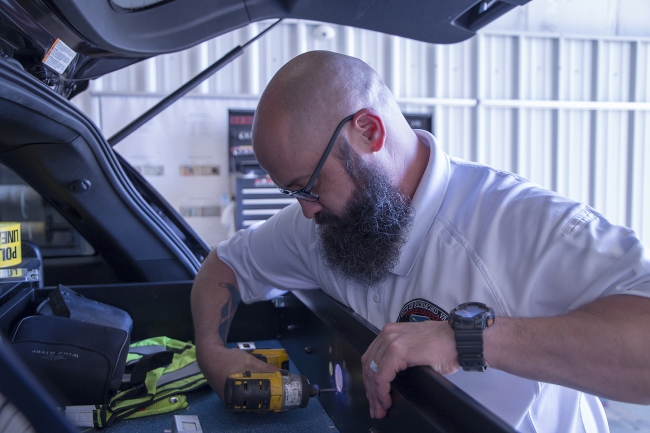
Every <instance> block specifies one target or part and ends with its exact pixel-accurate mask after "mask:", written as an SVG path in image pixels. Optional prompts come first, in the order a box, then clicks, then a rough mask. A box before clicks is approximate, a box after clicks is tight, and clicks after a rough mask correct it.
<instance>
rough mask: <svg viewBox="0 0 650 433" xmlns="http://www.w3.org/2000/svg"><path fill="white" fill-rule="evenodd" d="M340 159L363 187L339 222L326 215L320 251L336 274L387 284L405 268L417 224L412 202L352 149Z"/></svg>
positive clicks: (345, 148)
mask: <svg viewBox="0 0 650 433" xmlns="http://www.w3.org/2000/svg"><path fill="white" fill-rule="evenodd" d="M340 148H341V152H340V154H341V155H340V156H339V158H341V159H343V161H344V163H345V164H346V170H347V171H348V174H349V175H350V177H351V178H352V180H353V181H355V183H356V185H357V187H356V190H355V191H354V193H353V197H352V199H351V201H350V202H349V203H348V204H347V206H346V207H345V209H344V212H343V216H342V217H338V216H336V215H333V214H331V213H329V212H324V211H320V212H318V213H317V214H316V215H315V217H314V219H315V221H316V224H318V225H319V227H318V233H319V237H320V242H319V251H320V254H321V256H322V257H323V258H324V259H325V262H326V263H327V265H328V266H329V267H330V269H332V270H334V271H338V272H340V273H341V274H343V275H344V276H345V277H347V278H349V279H351V280H353V281H355V282H357V283H359V284H361V285H362V286H365V287H369V286H373V285H376V284H379V283H382V282H383V281H384V280H386V278H387V277H388V275H389V274H390V271H391V270H393V269H394V268H395V266H396V265H397V264H398V263H399V257H400V250H401V247H402V245H403V244H405V243H406V242H407V241H408V234H409V231H410V227H411V224H412V222H413V218H414V211H413V208H412V207H411V206H410V199H409V198H408V197H407V196H405V195H404V194H402V192H401V191H400V190H399V189H398V188H397V187H395V186H393V185H392V184H391V182H390V181H389V180H388V178H387V176H386V175H384V174H383V173H382V172H380V171H379V170H378V169H376V168H375V167H372V166H369V165H367V164H366V163H365V162H364V161H363V160H362V159H361V157H359V155H358V154H357V153H356V152H355V151H354V150H352V149H351V148H350V147H349V145H348V144H347V143H345V142H344V144H343V145H342V146H341V147H340Z"/></svg>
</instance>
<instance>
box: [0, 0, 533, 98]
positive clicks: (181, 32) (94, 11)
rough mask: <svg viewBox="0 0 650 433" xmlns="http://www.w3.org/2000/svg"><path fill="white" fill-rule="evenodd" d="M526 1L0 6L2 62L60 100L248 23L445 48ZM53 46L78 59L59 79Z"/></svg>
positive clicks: (185, 0) (73, 1) (55, 0)
mask: <svg viewBox="0 0 650 433" xmlns="http://www.w3.org/2000/svg"><path fill="white" fill-rule="evenodd" d="M528 1H530V0H453V1H450V0H428V1H426V2H423V1H420V0H327V1H322V0H321V1H315V0H220V1H215V0H162V1H156V0H147V1H127V0H119V1H118V0H93V1H88V0H0V55H3V56H4V57H11V58H14V59H16V60H18V61H19V62H20V63H21V64H22V65H23V67H24V68H25V69H26V70H27V71H28V72H30V73H31V74H32V75H34V76H36V77H37V78H39V79H40V80H41V81H43V82H45V83H46V84H48V85H49V86H50V87H52V88H54V89H55V90H56V91H57V92H58V93H60V94H62V95H64V96H66V97H72V96H74V94H76V93H78V92H79V91H82V90H83V89H85V87H86V86H87V80H88V79H91V78H97V77H100V76H102V75H104V74H107V73H109V72H113V71H115V70H117V69H121V68H123V67H125V66H128V65H130V64H133V63H136V62H138V61H141V60H144V59H146V58H149V57H152V56H156V55H160V54H165V53H171V52H176V51H180V50H184V49H187V48H190V47H192V46H194V45H197V44H199V43H201V42H204V41H206V40H209V39H212V38H214V37H216V36H219V35H221V34H224V33H227V32H229V31H231V30H234V29H236V28H239V27H243V26H246V25H247V24H250V23H252V22H257V21H262V20H267V19H275V18H278V19H279V18H292V19H305V20H314V21H322V22H327V23H332V24H338V25H346V26H352V27H358V28H363V29H368V30H374V31H378V32H382V33H387V34H391V35H397V36H403V37H406V38H410V39H415V40H419V41H424V42H431V43H440V44H449V43H455V42H460V41H463V40H466V39H468V38H470V37H472V36H473V35H474V34H475V32H476V31H477V30H478V29H480V28H481V27H483V26H485V25H486V24H488V23H489V22H491V21H493V20H494V19H496V18H498V17H499V16H501V15H503V14H504V13H506V12H508V11H509V10H511V9H512V8H514V7H516V6H517V5H523V4H525V3H527V2H528ZM127 4H128V5H138V6H137V7H136V6H133V7H131V6H129V7H124V6H125V5H127ZM120 5H122V6H120ZM141 5H144V6H141ZM59 40H60V41H62V42H63V43H64V44H65V45H67V47H69V48H70V49H71V50H72V54H73V55H74V54H75V53H76V56H75V58H74V60H73V61H71V62H70V64H69V65H67V66H66V68H65V70H63V71H56V70H53V69H52V68H50V67H46V66H44V65H43V59H44V58H45V57H46V56H47V55H48V53H51V50H52V48H53V47H54V46H56V45H57V43H58V41H59Z"/></svg>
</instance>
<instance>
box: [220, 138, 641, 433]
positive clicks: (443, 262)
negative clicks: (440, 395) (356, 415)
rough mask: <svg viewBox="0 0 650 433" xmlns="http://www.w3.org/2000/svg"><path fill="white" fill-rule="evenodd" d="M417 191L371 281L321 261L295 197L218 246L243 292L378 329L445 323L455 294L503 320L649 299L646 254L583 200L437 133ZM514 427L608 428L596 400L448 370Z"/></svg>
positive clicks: (506, 377)
mask: <svg viewBox="0 0 650 433" xmlns="http://www.w3.org/2000/svg"><path fill="white" fill-rule="evenodd" d="M416 133H417V135H418V137H419V138H420V140H421V141H422V142H424V143H425V144H427V145H428V146H429V147H430V148H431V154H430V158H429V163H428V166H427V169H426V171H425V173H424V175H423V177H422V180H421V181H420V185H419V186H418V189H417V191H416V193H415V195H414V196H413V199H412V206H413V208H414V209H415V219H414V222H413V226H412V228H411V231H410V235H409V241H408V242H407V244H406V245H404V247H403V249H402V251H401V255H400V261H399V264H398V265H397V266H396V268H395V269H394V270H393V271H392V273H391V275H390V276H389V277H388V279H387V280H386V281H385V282H384V283H382V284H381V285H379V286H377V287H372V288H369V289H366V288H363V287H361V286H360V285H358V284H356V283H354V282H351V281H349V280H346V279H345V278H343V277H342V276H340V275H338V274H337V273H335V272H333V271H331V270H330V269H328V268H327V267H326V265H325V264H324V262H323V261H322V260H321V258H320V257H319V254H318V246H317V239H318V238H317V236H318V235H317V232H316V225H315V223H314V221H313V220H310V219H307V218H305V217H304V216H303V214H302V211H301V208H300V205H299V204H298V203H295V204H292V205H290V206H288V207H286V208H285V209H283V210H282V211H281V212H279V213H278V214H276V215H275V216H274V217H273V218H271V219H269V220H268V221H266V222H265V223H262V224H258V225H256V226H253V227H251V228H249V229H247V230H240V231H239V232H237V233H236V234H235V236H234V237H232V238H231V239H230V240H228V241H225V242H222V243H221V244H219V246H218V247H217V253H218V255H219V257H220V258H221V260H223V261H224V262H226V263H227V264H228V265H230V266H231V267H232V269H233V270H234V271H235V274H236V275H237V282H238V284H239V289H240V291H241V296H242V300H243V301H244V302H246V303H250V302H255V301H260V300H265V299H271V298H273V297H274V296H277V295H278V294H280V293H281V291H279V290H278V289H275V288H276V287H277V288H282V289H287V290H296V289H316V288H322V289H323V290H324V291H325V292H326V293H328V294H329V295H330V296H332V297H333V298H335V299H336V300H338V301H340V302H342V303H344V304H346V305H349V306H350V307H351V308H352V309H354V310H355V311H356V312H357V313H358V314H360V315H361V316H363V317H365V318H366V319H367V320H368V321H370V322H371V323H373V324H374V325H375V326H377V327H378V328H380V329H381V328H382V327H383V326H384V325H385V324H386V323H389V322H396V321H407V320H410V321H421V320H446V318H447V314H448V313H449V311H450V310H452V309H453V308H454V307H456V306H457V305H459V304H460V303H463V302H468V301H478V302H483V303H485V304H487V305H488V306H491V307H492V308H494V311H495V314H496V317H497V319H496V320H498V318H499V316H517V317H533V316H555V315H560V314H563V313H566V312H569V311H572V310H574V309H576V308H578V307H579V306H581V305H584V304H586V303H588V302H591V301H593V300H595V299H597V298H600V297H604V296H608V295H613V294H622V293H624V294H633V295H640V296H646V297H647V296H650V260H649V256H648V255H647V254H646V252H645V250H644V248H643V245H642V244H641V243H640V241H639V239H638V238H637V237H636V235H635V233H634V232H633V231H632V230H630V229H628V228H625V227H621V226H615V225H612V224H610V223H609V222H608V221H607V220H606V219H605V218H603V216H602V215H600V214H599V213H598V212H596V211H595V210H593V209H591V208H589V207H588V206H586V205H584V204H581V203H577V202H574V201H571V200H569V199H567V198H564V197H562V196H559V195H557V194H556V193H554V192H551V191H548V190H545V189H543V188H541V187H539V186H538V185H536V184H534V183H532V182H530V181H528V180H526V179H524V178H522V177H519V176H517V175H515V174H512V173H508V172H504V171H500V170H495V169H493V168H490V167H488V166H485V165H481V164H476V163H471V162H467V161H463V160H460V159H455V158H451V157H449V156H448V155H446V154H445V153H444V152H443V151H442V149H440V147H439V146H438V145H437V143H436V140H435V138H434V137H433V136H432V135H431V134H429V133H428V132H425V131H416ZM447 378H448V379H449V380H451V381H452V382H454V383H456V384H457V385H458V386H460V387H461V388H462V389H463V390H465V391H466V392H468V393H469V394H470V395H472V396H473V397H475V398H476V399H477V400H478V401H480V402H481V403H483V404H484V405H485V406H487V407H488V408H489V409H491V410H492V411H493V412H495V413H496V414H497V415H499V416H500V417H501V418H503V419H504V420H505V421H506V422H508V423H509V424H511V425H512V426H513V427H515V428H516V429H518V430H519V431H522V432H558V431H562V432H583V431H587V432H592V431H599V432H606V431H608V427H607V421H606V418H605V414H604V411H603V409H602V406H601V405H600V401H599V400H598V399H597V398H596V397H594V396H590V395H587V394H583V393H581V392H578V391H575V390H572V389H569V388H564V387H560V386H557V385H552V384H545V383H541V382H536V381H532V380H528V379H523V378H520V377H517V376H513V375H510V374H508V373H504V372H502V371H499V370H495V369H488V370H487V371H486V372H485V373H466V372H463V371H459V372H457V373H454V374H452V375H449V376H447Z"/></svg>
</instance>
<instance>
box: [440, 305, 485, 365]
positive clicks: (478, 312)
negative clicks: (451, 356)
mask: <svg viewBox="0 0 650 433" xmlns="http://www.w3.org/2000/svg"><path fill="white" fill-rule="evenodd" d="M493 323H494V310H493V309H492V308H490V307H488V306H487V305H485V304H482V303H480V302H466V303H464V304H460V305H459V306H458V307H456V308H454V309H453V310H451V312H450V313H449V325H451V327H452V329H453V330H454V333H455V334H456V350H458V362H459V363H460V366H461V367H462V368H463V370H465V371H485V370H486V369H487V366H486V365H485V359H484V358H483V330H484V329H485V328H487V327H488V326H491V325H492V324H493Z"/></svg>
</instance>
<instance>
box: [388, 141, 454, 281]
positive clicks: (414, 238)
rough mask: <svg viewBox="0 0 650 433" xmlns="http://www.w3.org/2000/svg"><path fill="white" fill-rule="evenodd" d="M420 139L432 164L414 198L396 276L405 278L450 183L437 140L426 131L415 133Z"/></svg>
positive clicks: (447, 167) (428, 166)
mask: <svg viewBox="0 0 650 433" xmlns="http://www.w3.org/2000/svg"><path fill="white" fill-rule="evenodd" d="M415 134H416V135H417V136H418V138H419V139H420V140H421V141H422V142H423V143H424V144H425V145H427V146H429V148H430V149H431V152H430V154H429V163H428V164H427V168H426V170H425V171H424V174H423V175H422V179H421V180H420V184H419V185H418V188H417V190H416V191H415V194H414V195H413V197H412V199H411V206H412V207H413V209H414V210H415V218H414V219H413V225H412V226H411V230H410V233H409V240H408V242H407V243H406V244H405V245H404V246H403V247H402V251H401V252H400V259H399V263H398V264H397V266H395V268H394V269H393V270H392V273H393V274H396V275H400V276H406V275H408V274H409V272H411V269H413V265H414V264H415V260H416V259H417V257H418V254H419V252H420V248H421V247H422V243H423V242H424V239H425V238H426V237H427V234H428V233H429V230H430V229H431V226H432V225H433V222H434V221H435V219H436V215H437V214H438V211H439V210H440V206H441V205H442V200H443V198H444V196H445V191H446V190H447V183H448V181H449V157H448V156H447V155H446V154H445V152H443V150H442V149H441V148H440V146H439V145H438V142H437V141H436V138H435V137H434V136H433V135H431V134H430V133H429V132H427V131H423V130H415Z"/></svg>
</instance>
